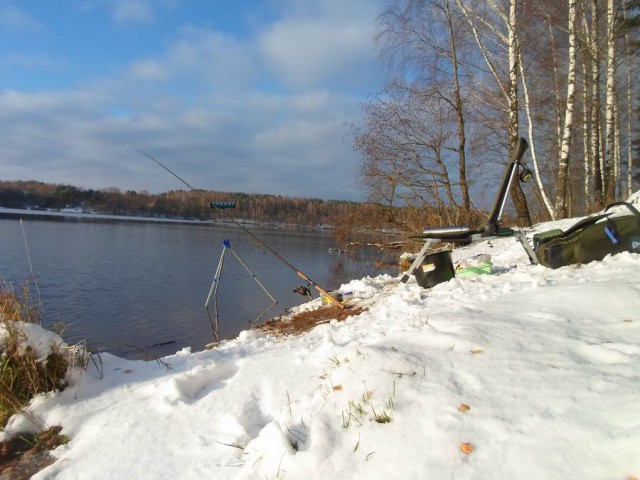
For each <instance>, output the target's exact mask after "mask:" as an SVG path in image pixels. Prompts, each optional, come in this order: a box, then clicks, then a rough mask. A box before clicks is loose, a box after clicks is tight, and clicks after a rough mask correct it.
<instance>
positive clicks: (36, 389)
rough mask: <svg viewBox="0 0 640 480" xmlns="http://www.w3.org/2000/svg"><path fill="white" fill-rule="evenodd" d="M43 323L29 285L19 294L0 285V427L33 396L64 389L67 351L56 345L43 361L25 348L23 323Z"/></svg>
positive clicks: (32, 351)
mask: <svg viewBox="0 0 640 480" xmlns="http://www.w3.org/2000/svg"><path fill="white" fill-rule="evenodd" d="M40 320H41V317H40V309H39V308H38V307H33V306H32V305H31V304H30V302H29V296H28V286H25V287H24V288H23V291H22V294H19V293H17V292H15V291H14V290H13V289H12V288H11V287H10V286H8V285H7V284H4V283H3V284H1V285H0V426H4V425H5V423H6V421H7V420H8V419H9V418H10V417H11V416H12V415H13V414H14V413H17V412H18V411H20V410H21V409H22V408H23V407H24V406H25V405H26V404H27V403H28V402H29V401H30V400H31V399H32V398H33V397H34V395H36V394H38V393H41V392H48V391H52V390H60V389H62V388H64V387H65V375H66V372H67V369H68V367H69V358H68V352H63V351H62V350H61V349H59V348H56V347H55V346H53V348H52V349H51V351H50V353H49V355H48V356H47V358H44V359H43V358H38V356H37V354H36V352H35V351H34V350H33V349H32V348H31V347H29V346H25V340H26V338H25V335H24V333H23V331H22V329H21V328H20V326H21V324H22V323H35V324H40Z"/></svg>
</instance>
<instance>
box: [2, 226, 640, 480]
mask: <svg viewBox="0 0 640 480" xmlns="http://www.w3.org/2000/svg"><path fill="white" fill-rule="evenodd" d="M569 223H571V222H569ZM481 253H490V254H491V255H492V259H493V271H494V275H483V276H478V277H473V278H456V279H453V280H451V281H450V282H447V283H444V284H440V285H437V286H436V287H434V288H432V289H429V290H425V289H422V288H420V287H418V286H417V285H416V284H415V281H414V280H413V279H412V280H410V282H409V284H407V285H404V284H401V283H399V278H392V277H389V276H380V277H376V278H365V279H362V280H354V281H352V282H350V283H349V284H348V285H345V286H343V289H348V290H351V291H353V292H354V300H353V302H354V303H356V304H358V305H360V306H363V307H366V308H367V309H368V310H367V311H366V312H364V313H362V314H360V315H358V316H357V317H351V318H349V319H347V320H346V321H344V322H331V323H327V324H324V325H321V326H319V327H317V328H315V329H314V330H312V331H310V332H309V333H307V334H305V335H301V336H295V337H284V338H283V337H274V336H268V335H264V334H261V333H260V332H257V331H246V332H243V333H242V334H241V335H240V336H239V338H238V339H236V340H233V341H230V342H227V343H225V344H223V345H222V346H220V347H219V348H216V349H215V350H211V351H205V352H197V353H191V352H190V351H188V350H183V351H180V352H177V353H176V354H175V355H173V356H169V357H166V358H163V359H162V361H160V362H148V363H145V362H142V361H127V360H123V359H120V358H117V357H114V356H111V355H102V356H101V358H100V359H99V360H100V361H99V362H98V364H97V367H99V368H96V365H93V364H91V365H90V366H89V368H88V370H87V371H86V372H84V373H83V374H82V375H78V376H77V377H76V378H75V379H74V380H73V384H72V386H71V387H70V388H68V389H67V390H65V391H64V392H62V393H61V394H57V395H54V394H50V395H47V396H41V397H39V398H37V399H36V400H35V401H34V402H33V404H32V407H31V411H32V412H33V413H35V414H36V415H38V416H39V417H41V418H42V419H43V420H44V421H45V422H46V423H47V424H48V425H57V424H60V425H62V426H63V432H62V433H64V434H65V435H67V436H68V437H69V438H70V439H71V442H70V443H69V444H68V445H64V446H61V447H59V448H58V449H57V450H55V451H54V455H55V456H56V457H57V458H58V461H57V462H56V463H55V464H54V465H52V466H50V467H48V468H47V469H45V470H43V471H41V472H40V473H39V474H37V475H36V476H35V477H34V478H36V479H53V478H56V479H78V478H92V479H116V478H118V479H119V478H136V479H143V478H148V479H176V478H180V479H199V478H216V479H225V478H229V479H250V478H260V479H264V478H269V479H275V478H292V479H307V480H309V479H310V480H313V479H323V480H324V479H334V478H335V479H338V478H340V479H363V478H367V479H368V480H376V479H385V480H386V479H389V478H393V479H396V478H397V479H412V478H416V479H417V478H436V479H441V478H456V479H457V478H460V479H464V478H475V479H477V478H483V479H484V478H487V479H503V478H504V479H507V478H518V479H555V478H558V479H572V478H575V479H614V480H615V479H620V480H626V479H628V478H631V477H633V476H635V477H640V406H639V405H640V373H639V372H640V275H639V272H640V255H633V254H626V253H625V254H620V255H617V256H614V257H608V258H606V259H605V260H604V261H602V262H594V263H591V264H589V265H584V266H577V267H565V268H561V269H558V270H550V269H546V268H544V267H541V266H531V265H528V261H527V258H526V255H525V254H524V251H523V250H522V248H521V246H520V245H519V244H517V242H516V241H515V240H514V239H503V240H499V241H493V242H491V243H487V242H485V243H482V244H478V245H476V246H473V247H469V248H463V249H460V250H456V251H454V261H459V260H462V259H464V258H467V257H472V256H475V255H478V254H481ZM319 304H320V301H319V300H315V301H314V303H313V304H309V305H305V307H304V308H311V307H317V306H319ZM23 423H24V422H23V421H21V420H20V419H19V418H16V419H15V421H14V422H13V423H12V424H11V425H10V426H9V428H8V430H11V429H12V428H14V429H17V428H19V427H20V426H21V424H23ZM465 452H466V453H465Z"/></svg>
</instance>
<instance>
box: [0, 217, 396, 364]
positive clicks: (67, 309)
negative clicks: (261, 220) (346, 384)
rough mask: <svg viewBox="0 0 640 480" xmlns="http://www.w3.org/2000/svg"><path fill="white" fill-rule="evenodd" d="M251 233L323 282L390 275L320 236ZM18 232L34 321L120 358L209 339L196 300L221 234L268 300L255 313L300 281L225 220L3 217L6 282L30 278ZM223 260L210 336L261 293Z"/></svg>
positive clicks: (234, 323)
mask: <svg viewBox="0 0 640 480" xmlns="http://www.w3.org/2000/svg"><path fill="white" fill-rule="evenodd" d="M22 227H24V233H25V235H23V228H22ZM251 231H252V233H254V234H255V235H256V236H257V237H258V238H260V239H261V240H262V241H264V242H265V243H266V244H267V245H269V246H270V247H271V248H273V249H274V250H275V251H276V252H278V253H279V254H280V255H281V256H282V257H283V258H285V259H286V260H287V261H288V262H290V263H291V264H292V265H294V266H295V267H296V268H298V269H300V270H301V271H303V272H304V273H305V274H306V275H308V276H309V277H310V278H311V279H312V280H313V281H315V282H316V283H317V284H319V285H320V286H322V287H323V288H325V289H337V288H339V287H340V285H341V284H342V283H346V282H348V281H349V280H351V279H354V278H362V277H365V276H367V275H371V276H375V275H379V274H381V273H392V274H395V273H396V272H395V271H394V270H393V269H391V270H389V269H387V270H381V269H379V268H377V267H376V266H375V262H376V261H378V260H380V259H381V258H380V254H379V253H377V252H375V251H373V250H372V251H369V252H367V251H363V252H359V253H356V254H346V255H345V254H338V253H332V252H329V249H330V248H335V247H337V245H336V243H335V241H334V239H333V237H332V236H331V235H328V234H323V233H309V232H299V231H289V230H280V229H254V228H251ZM25 236H26V240H27V245H28V251H29V252H30V256H31V261H32V264H33V270H34V273H35V276H36V279H37V280H38V285H39V287H40V292H41V295H42V300H43V303H44V313H45V316H44V322H43V323H44V325H45V326H48V325H51V324H52V323H54V322H56V321H62V322H64V323H65V324H66V325H67V327H66V330H65V332H64V334H63V336H64V338H65V340H66V341H67V342H68V343H75V342H78V341H81V340H86V342H87V344H88V345H89V346H90V347H93V348H97V349H101V350H103V351H108V352H111V353H114V354H116V355H119V356H122V357H126V358H144V357H145V356H146V357H147V358H153V357H154V356H161V355H167V354H170V353H174V352H175V351H177V350H179V349H181V348H183V347H186V346H191V347H192V348H193V349H194V350H198V349H202V348H204V345H206V344H207V343H209V342H211V341H212V338H213V336H212V328H211V324H210V322H209V319H208V317H207V315H206V311H205V309H204V303H205V301H206V298H207V294H208V293H209V289H210V287H211V283H212V281H213V277H214V274H215V271H216V267H217V266H218V262H219V260H220V257H221V255H222V252H223V240H225V239H228V240H229V241H230V243H231V247H232V249H233V251H234V252H235V253H236V254H237V255H238V256H239V257H240V258H241V259H242V261H243V262H244V263H245V264H246V265H247V267H249V269H250V270H251V271H252V272H253V274H255V276H256V278H257V279H258V280H260V282H261V283H262V284H263V285H264V286H265V288H266V289H267V290H268V291H269V293H271V295H272V296H273V297H275V298H276V300H277V301H278V305H277V306H276V308H274V309H273V310H270V311H269V312H268V315H267V317H264V318H262V319H261V320H265V319H266V318H269V317H270V316H275V315H278V314H280V313H282V311H283V310H284V309H285V308H287V307H291V306H294V305H298V304H300V303H302V302H304V301H305V297H302V296H300V295H299V294H296V293H294V292H293V290H294V289H295V288H296V287H298V286H301V285H305V282H304V281H303V280H302V279H301V278H300V277H298V276H297V275H296V274H295V273H294V272H293V271H292V270H291V269H289V268H288V267H286V266H285V265H283V264H282V263H281V262H279V261H278V260H276V259H275V258H274V257H273V255H271V254H270V253H269V252H268V251H267V250H266V249H264V248H263V247H261V246H260V245H259V244H257V243H256V242H255V240H253V239H252V238H251V237H249V236H248V235H246V234H245V233H243V232H242V231H241V230H240V229H239V228H237V227H234V226H217V225H216V226H213V225H198V224H168V223H157V224H149V223H131V222H123V223H94V222H85V221H59V220H58V221H50V220H34V219H29V218H25V219H24V223H23V225H22V226H21V225H20V223H19V221H18V220H17V219H16V220H8V219H3V220H0V279H1V280H4V281H7V282H11V284H12V285H13V286H14V288H16V289H18V288H20V287H21V285H23V283H24V282H25V281H26V280H27V279H28V278H29V277H30V267H29V258H28V255H27V248H26V246H25V239H24V237H25ZM224 259H225V260H224V265H223V269H222V275H221V280H220V283H219V293H218V307H219V321H220V337H221V338H230V337H234V336H236V335H237V334H238V333H239V332H240V331H241V330H244V329H246V328H248V327H250V326H251V325H252V322H255V321H256V319H257V317H258V316H259V315H260V313H261V312H263V311H264V309H265V308H267V307H268V306H269V305H270V304H271V300H270V299H269V297H268V296H267V295H266V294H265V292H264V291H263V290H262V289H261V288H260V286H259V285H258V284H257V283H256V281H255V279H254V278H252V276H251V275H250V274H249V273H248V272H247V271H246V270H245V269H244V268H243V267H242V265H241V264H240V262H239V261H238V260H237V259H236V257H235V256H234V255H233V254H232V253H231V251H229V250H227V251H226V253H225V256H224ZM305 286H306V285H305ZM316 296H317V293H316V292H315V290H314V297H316ZM162 343H167V344H166V345H158V344H162Z"/></svg>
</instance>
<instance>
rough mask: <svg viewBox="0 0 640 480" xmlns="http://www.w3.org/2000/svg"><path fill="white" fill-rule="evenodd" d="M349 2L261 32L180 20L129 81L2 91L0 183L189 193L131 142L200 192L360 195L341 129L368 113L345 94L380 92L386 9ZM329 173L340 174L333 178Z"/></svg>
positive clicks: (320, 7)
mask: <svg viewBox="0 0 640 480" xmlns="http://www.w3.org/2000/svg"><path fill="white" fill-rule="evenodd" d="M167 1H168V0H167ZM100 2H101V3H100V5H102V6H104V5H106V4H105V3H102V2H103V0H100ZM342 3H343V2H334V1H333V0H331V1H328V2H327V1H325V2H321V1H318V2H292V3H290V4H286V6H287V10H285V11H284V12H283V15H282V16H281V17H278V18H279V19H278V20H277V21H276V22H275V23H272V24H271V25H270V26H269V25H267V26H266V27H261V30H260V31H259V32H257V33H256V35H257V36H253V37H252V36H251V35H248V36H246V37H242V38H240V37H235V36H232V35H230V34H225V33H222V32H219V31H214V30H210V29H205V28H201V27H199V28H196V27H193V26H183V27H182V28H181V29H180V30H179V32H178V33H177V34H176V35H174V37H172V38H167V39H166V40H165V41H164V42H163V45H165V48H164V50H162V51H158V52H157V53H156V54H155V55H152V56H148V57H146V58H140V59H138V60H136V61H134V62H131V64H130V65H129V66H128V68H126V69H123V73H122V75H121V76H120V77H118V76H113V77H107V78H105V79H103V80H101V81H100V82H96V81H92V82H85V83H83V84H82V87H81V88H77V89H74V90H68V91H59V92H56V93H55V94H53V93H52V94H46V95H44V94H41V95H35V94H34V95H30V94H23V93H17V92H13V93H12V92H7V91H5V92H0V122H2V124H3V125H5V127H4V128H3V129H2V130H0V159H3V160H2V161H3V175H5V178H17V179H20V178H22V179H25V178H35V179H38V180H43V181H54V182H61V183H72V184H75V185H78V186H83V187H87V188H102V187H105V186H117V187H118V188H120V189H122V190H129V189H131V190H148V191H152V192H158V191H165V190H168V189H175V188H182V186H181V185H179V184H176V181H175V179H174V178H172V177H171V176H168V175H166V172H163V171H162V170H161V169H158V168H157V166H156V165H153V164H152V163H150V162H147V161H146V160H145V159H144V158H142V157H141V156H139V155H136V154H135V152H132V151H130V150H128V149H126V148H125V145H127V144H130V145H134V146H136V147H138V148H141V149H142V150H144V151H147V152H148V153H150V154H152V155H154V156H156V157H157V158H158V159H160V160H162V161H164V162H166V163H167V165H170V166H171V167H172V168H173V169H174V170H175V171H176V172H177V173H179V174H180V175H181V176H183V177H184V178H185V179H187V180H189V181H191V182H192V184H194V185H195V186H197V187H205V188H212V189H217V190H225V191H236V192H237V191H241V192H256V193H277V194H285V195H291V196H313V197H320V198H338V199H358V198H360V196H361V192H358V191H357V190H356V188H355V176H354V170H356V168H357V163H358V156H357V154H356V153H355V152H354V151H353V150H352V148H351V145H350V142H349V140H348V138H347V136H348V128H347V127H345V124H347V123H349V122H352V121H355V120H356V119H357V115H358V113H359V107H358V104H357V103H356V100H354V98H353V97H349V95H348V94H347V93H345V90H344V86H345V85H348V86H351V87H353V86H357V87H360V88H362V89H363V90H365V91H366V92H369V91H371V90H372V89H374V90H375V89H377V88H378V87H377V86H375V83H372V78H375V68H374V66H375V61H374V46H373V43H372V40H371V38H372V35H373V28H374V27H373V18H374V17H375V13H376V10H375V8H374V7H372V6H369V3H367V2H364V3H366V5H364V3H363V2H360V1H357V0H353V3H354V4H355V6H353V5H352V3H351V2H344V3H345V4H344V5H342ZM145 4H146V5H147V6H148V4H147V3H146V2H142V3H139V4H138V5H143V6H144V5H145ZM302 4H304V5H302ZM371 4H373V2H371ZM95 5H97V4H95V3H94V4H93V6H95ZM109 5H112V6H113V7H114V8H115V6H116V4H115V3H114V4H109ZM154 5H155V4H154ZM303 6H304V7H305V8H306V9H303ZM356 7H360V8H356ZM309 9H311V10H309ZM143 11H144V9H143V10H141V12H143ZM124 13H126V12H124ZM124 13H123V15H124ZM134 13H135V12H133V11H130V15H131V16H130V17H128V18H130V19H131V20H135V18H136V15H135V14H134ZM125 18H127V16H126V15H124V16H123V17H121V19H122V20H124V19H125ZM144 18H145V17H144V15H141V16H140V17H138V20H139V21H142V20H143V19H144ZM148 18H150V17H148ZM265 59H268V60H269V61H268V65H269V69H268V70H266V71H265V70H264V67H265ZM372 72H374V73H373V74H372ZM327 81H329V83H326V82H327ZM289 85H294V86H295V87H296V88H295V89H294V91H291V90H288V89H287V88H286V87H287V86H289ZM372 85H374V86H373V87H372ZM380 86H381V84H380ZM5 163H8V164H9V165H7V167H6V168H5V165H4V164H5ZM326 172H340V175H336V176H332V177H331V178H332V179H331V181H326V178H327V176H326ZM7 176H10V177H7Z"/></svg>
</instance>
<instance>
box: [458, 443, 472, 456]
mask: <svg viewBox="0 0 640 480" xmlns="http://www.w3.org/2000/svg"><path fill="white" fill-rule="evenodd" d="M460 451H461V452H462V453H464V454H466V455H469V454H470V453H471V452H473V445H472V444H471V443H468V442H465V443H461V444H460Z"/></svg>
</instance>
